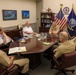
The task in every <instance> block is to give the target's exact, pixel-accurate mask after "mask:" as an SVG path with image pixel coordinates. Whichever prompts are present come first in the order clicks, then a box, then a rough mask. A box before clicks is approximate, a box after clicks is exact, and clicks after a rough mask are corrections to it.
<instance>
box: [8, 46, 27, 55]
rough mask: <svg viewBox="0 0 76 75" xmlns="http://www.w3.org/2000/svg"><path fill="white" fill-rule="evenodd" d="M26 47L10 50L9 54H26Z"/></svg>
mask: <svg viewBox="0 0 76 75" xmlns="http://www.w3.org/2000/svg"><path fill="white" fill-rule="evenodd" d="M25 51H26V47H14V48H10V49H9V54H13V53H17V52H25Z"/></svg>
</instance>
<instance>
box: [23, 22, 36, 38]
mask: <svg viewBox="0 0 76 75" xmlns="http://www.w3.org/2000/svg"><path fill="white" fill-rule="evenodd" d="M22 31H23V36H24V37H26V36H30V35H33V34H36V33H35V32H34V31H33V29H32V27H31V26H30V24H29V22H28V21H27V22H26V23H25V27H23V30H22Z"/></svg>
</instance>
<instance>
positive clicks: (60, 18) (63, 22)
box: [55, 8, 67, 30]
mask: <svg viewBox="0 0 76 75" xmlns="http://www.w3.org/2000/svg"><path fill="white" fill-rule="evenodd" d="M55 22H56V23H57V25H59V26H60V30H63V29H64V28H65V26H66V23H67V20H66V19H65V17H64V14H63V12H62V8H60V11H59V12H58V14H57V15H56V16H55Z"/></svg>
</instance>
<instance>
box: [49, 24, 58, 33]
mask: <svg viewBox="0 0 76 75" xmlns="http://www.w3.org/2000/svg"><path fill="white" fill-rule="evenodd" d="M51 31H56V32H57V33H58V32H59V25H56V26H55V27H54V26H51V27H50V30H49V33H50V34H51Z"/></svg>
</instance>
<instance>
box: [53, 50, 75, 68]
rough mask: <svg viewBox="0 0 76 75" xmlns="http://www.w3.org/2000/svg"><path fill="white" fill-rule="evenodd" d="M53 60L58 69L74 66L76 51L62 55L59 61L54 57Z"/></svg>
mask: <svg viewBox="0 0 76 75" xmlns="http://www.w3.org/2000/svg"><path fill="white" fill-rule="evenodd" d="M53 59H54V62H55V64H56V66H57V68H58V69H61V68H62V69H64V68H68V67H71V66H74V65H76V51H74V52H71V53H66V54H63V55H62V56H61V58H60V59H59V60H58V59H56V58H55V57H53Z"/></svg>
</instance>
